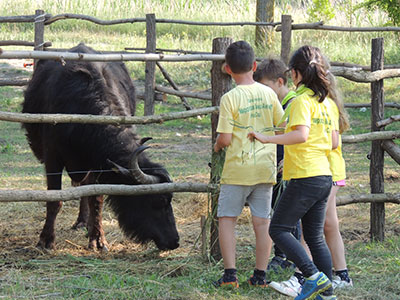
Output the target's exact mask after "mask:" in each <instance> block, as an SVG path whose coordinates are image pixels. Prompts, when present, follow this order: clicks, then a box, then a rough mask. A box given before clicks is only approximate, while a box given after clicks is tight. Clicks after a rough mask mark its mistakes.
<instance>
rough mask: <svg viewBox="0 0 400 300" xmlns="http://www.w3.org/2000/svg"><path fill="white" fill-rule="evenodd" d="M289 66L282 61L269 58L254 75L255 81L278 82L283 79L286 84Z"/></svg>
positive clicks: (259, 66) (258, 67)
mask: <svg viewBox="0 0 400 300" xmlns="http://www.w3.org/2000/svg"><path fill="white" fill-rule="evenodd" d="M287 70H288V68H287V66H286V65H285V63H284V62H283V61H282V60H280V59H275V58H267V59H264V60H263V61H262V62H260V63H259V64H258V66H257V70H256V71H255V72H254V74H253V79H254V80H255V81H258V82H260V81H261V80H262V79H264V78H265V79H267V80H274V81H276V80H278V79H279V78H282V79H283V82H284V84H286V83H287Z"/></svg>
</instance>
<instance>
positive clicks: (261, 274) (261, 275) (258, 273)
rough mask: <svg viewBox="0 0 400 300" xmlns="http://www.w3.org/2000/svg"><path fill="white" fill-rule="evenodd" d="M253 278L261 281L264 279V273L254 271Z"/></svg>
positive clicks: (257, 270)
mask: <svg viewBox="0 0 400 300" xmlns="http://www.w3.org/2000/svg"><path fill="white" fill-rule="evenodd" d="M253 274H254V277H257V278H261V279H264V278H265V275H266V274H265V271H263V270H259V269H254V273H253Z"/></svg>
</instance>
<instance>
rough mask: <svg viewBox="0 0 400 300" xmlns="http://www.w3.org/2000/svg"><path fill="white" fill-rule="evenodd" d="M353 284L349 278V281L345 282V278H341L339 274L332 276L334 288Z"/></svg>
mask: <svg viewBox="0 0 400 300" xmlns="http://www.w3.org/2000/svg"><path fill="white" fill-rule="evenodd" d="M352 286H353V280H351V279H350V282H347V281H346V280H342V279H341V278H340V277H339V276H337V275H336V276H333V277H332V287H333V288H334V289H342V288H348V287H352Z"/></svg>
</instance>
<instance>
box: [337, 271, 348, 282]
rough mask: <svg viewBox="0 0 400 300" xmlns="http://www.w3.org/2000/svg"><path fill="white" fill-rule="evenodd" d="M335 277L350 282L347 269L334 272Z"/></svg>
mask: <svg viewBox="0 0 400 300" xmlns="http://www.w3.org/2000/svg"><path fill="white" fill-rule="evenodd" d="M335 275H337V276H339V277H340V279H341V280H342V281H346V282H350V277H349V271H348V270H347V269H344V270H339V271H335Z"/></svg>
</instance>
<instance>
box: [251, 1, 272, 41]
mask: <svg viewBox="0 0 400 300" xmlns="http://www.w3.org/2000/svg"><path fill="white" fill-rule="evenodd" d="M274 8H275V0H257V7H256V22H274ZM273 33H274V31H273V30H272V29H270V28H269V27H268V26H256V40H255V44H256V46H270V45H271V44H272V40H273Z"/></svg>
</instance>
